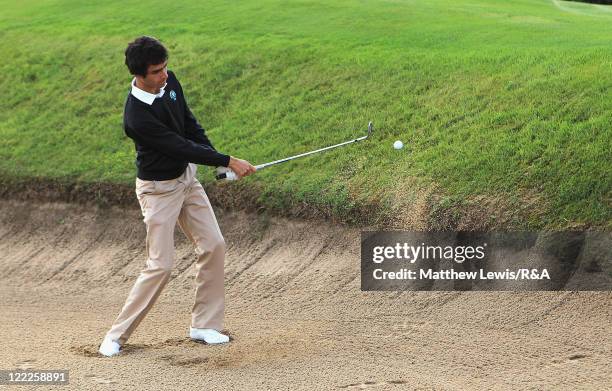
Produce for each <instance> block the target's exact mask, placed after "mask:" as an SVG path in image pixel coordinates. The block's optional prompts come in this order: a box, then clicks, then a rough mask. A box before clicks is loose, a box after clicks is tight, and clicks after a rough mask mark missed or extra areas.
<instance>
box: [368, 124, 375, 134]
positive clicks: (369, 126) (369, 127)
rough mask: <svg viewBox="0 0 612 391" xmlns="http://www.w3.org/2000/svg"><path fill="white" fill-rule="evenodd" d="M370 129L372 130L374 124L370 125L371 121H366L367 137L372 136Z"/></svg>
mask: <svg viewBox="0 0 612 391" xmlns="http://www.w3.org/2000/svg"><path fill="white" fill-rule="evenodd" d="M372 130H374V125H372V121H370V122H368V138H370V136H372Z"/></svg>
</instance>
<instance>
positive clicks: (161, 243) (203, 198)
mask: <svg viewBox="0 0 612 391" xmlns="http://www.w3.org/2000/svg"><path fill="white" fill-rule="evenodd" d="M125 64H126V65H127V67H128V69H129V71H130V73H131V74H132V75H134V79H133V80H132V86H131V91H130V93H129V94H128V97H127V101H126V102H125V111H124V114H123V123H124V129H125V133H126V135H127V136H128V137H130V138H131V139H132V140H134V144H135V147H136V167H137V178H136V196H137V198H138V202H139V203H140V208H141V210H142V215H143V216H144V223H145V225H146V229H147V239H146V253H147V261H146V267H145V268H144V270H142V271H141V272H140V275H139V276H138V279H137V280H136V283H135V284H134V287H133V288H132V290H131V291H130V293H129V295H128V298H127V300H126V302H125V304H124V306H123V308H122V309H121V312H120V313H119V315H118V316H117V319H116V320H115V323H114V324H113V325H112V327H111V328H110V330H109V331H108V333H107V334H106V336H105V337H104V340H103V341H102V344H101V345H100V349H99V352H100V353H101V354H103V355H105V356H114V355H116V354H119V352H120V350H121V346H122V345H123V344H125V342H126V341H127V340H128V338H129V337H130V335H131V334H132V333H133V332H134V330H135V329H136V327H138V324H139V323H140V322H141V321H142V320H143V318H144V317H145V316H146V314H147V313H148V312H149V310H150V309H151V307H152V306H153V304H154V303H155V300H156V299H157V297H158V296H159V294H160V293H161V291H162V290H163V288H164V286H165V285H166V284H167V283H168V280H169V279H170V274H171V272H172V266H173V263H174V227H175V225H176V223H177V221H178V224H179V226H180V227H181V229H182V231H183V232H184V233H185V235H186V236H187V237H188V238H189V239H190V240H191V242H193V244H194V245H195V249H196V253H197V255H198V258H197V261H196V267H195V269H196V278H195V303H194V305H193V308H192V310H191V328H190V332H189V336H190V337H191V338H192V339H197V340H202V341H205V342H206V343H209V344H217V343H225V342H228V341H229V337H228V336H227V335H224V334H222V333H220V330H222V328H223V316H224V309H225V302H224V299H225V297H224V285H223V283H224V281H223V280H224V275H223V264H224V259H225V242H224V239H223V236H222V235H221V231H220V230H219V225H218V224H217V219H216V218H215V214H214V212H213V210H212V207H211V205H210V201H209V200H208V197H207V195H206V193H205V192H204V189H203V188H202V185H201V184H200V182H199V181H198V180H197V178H196V168H197V166H196V164H203V165H208V166H223V167H229V168H230V169H231V170H232V171H234V172H235V173H236V175H238V177H243V176H246V175H250V174H252V173H254V172H255V167H253V166H252V165H251V164H250V163H249V162H247V161H245V160H241V159H237V158H234V157H232V156H228V155H224V154H222V153H220V152H218V151H217V150H216V149H215V148H214V147H213V145H212V144H211V142H210V140H209V139H208V137H207V136H206V134H205V132H204V129H202V127H201V126H200V124H199V123H198V121H197V120H196V119H195V117H194V116H193V113H192V112H191V110H189V107H188V105H187V102H186V101H185V96H184V94H183V88H182V87H181V84H180V83H179V81H178V79H177V78H176V76H175V75H174V74H173V73H172V72H170V71H168V69H167V66H168V52H167V50H166V48H165V47H164V46H163V45H162V44H161V42H159V41H158V40H156V39H155V38H151V37H146V36H143V37H140V38H137V39H136V40H134V41H133V42H131V43H130V44H129V45H128V47H127V49H126V50H125Z"/></svg>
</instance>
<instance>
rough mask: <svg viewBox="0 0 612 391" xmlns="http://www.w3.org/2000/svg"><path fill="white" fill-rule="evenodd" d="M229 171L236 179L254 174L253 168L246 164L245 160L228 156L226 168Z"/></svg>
mask: <svg viewBox="0 0 612 391" xmlns="http://www.w3.org/2000/svg"><path fill="white" fill-rule="evenodd" d="M227 168H229V169H230V170H232V171H234V173H236V175H238V178H239V179H240V178H242V177H243V176H248V175H251V174H253V173H255V171H256V169H255V167H254V166H253V165H252V164H251V163H249V162H247V161H246V160H242V159H237V158H235V157H233V156H230V161H229V165H228V166H227Z"/></svg>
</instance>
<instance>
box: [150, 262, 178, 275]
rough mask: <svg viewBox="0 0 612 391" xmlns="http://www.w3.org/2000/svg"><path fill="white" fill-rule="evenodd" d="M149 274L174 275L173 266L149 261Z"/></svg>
mask: <svg viewBox="0 0 612 391" xmlns="http://www.w3.org/2000/svg"><path fill="white" fill-rule="evenodd" d="M146 270H147V272H149V273H155V274H160V275H163V276H166V275H167V276H169V275H170V274H172V264H171V263H167V262H159V261H156V260H153V259H149V260H147V269H146Z"/></svg>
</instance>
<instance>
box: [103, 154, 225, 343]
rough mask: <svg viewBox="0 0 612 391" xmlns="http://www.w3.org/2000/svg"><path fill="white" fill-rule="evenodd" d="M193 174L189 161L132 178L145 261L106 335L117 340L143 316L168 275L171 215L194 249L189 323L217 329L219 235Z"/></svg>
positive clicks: (221, 289) (221, 301)
mask: <svg viewBox="0 0 612 391" xmlns="http://www.w3.org/2000/svg"><path fill="white" fill-rule="evenodd" d="M195 174H196V165H195V164H189V165H188V167H187V169H186V170H185V172H184V173H183V175H181V176H180V177H178V178H176V179H171V180H167V181H144V180H141V179H138V178H136V196H137V197H138V201H139V203H140V207H141V210H142V215H143V216H144V223H145V225H146V228H147V239H146V252H147V261H146V268H145V269H144V270H142V271H141V272H140V275H139V276H138V279H137V280H136V283H135V284H134V287H133V288H132V290H131V291H130V293H129V295H128V298H127V300H126V302H125V305H124V306H123V308H122V309H121V312H120V313H119V316H118V317H117V319H116V320H115V323H114V324H113V326H112V327H111V329H110V331H109V332H108V333H107V335H106V337H107V338H110V339H111V340H113V341H117V342H118V343H119V344H121V345H123V344H124V343H125V342H126V341H127V340H128V338H129V337H130V335H131V334H132V332H134V330H135V329H136V327H137V326H138V324H139V323H140V322H141V321H142V319H144V317H145V316H146V314H147V313H148V312H149V310H150V309H151V307H152V306H153V304H154V303H155V300H156V299H157V297H158V296H159V294H160V293H161V291H162V290H163V288H164V287H165V286H166V284H167V283H168V281H169V280H170V274H171V272H172V266H173V264H174V228H175V225H176V222H177V221H178V223H179V226H180V227H181V230H182V231H183V232H184V233H185V235H186V236H187V237H188V238H189V239H190V240H191V242H192V243H193V244H194V245H195V249H196V253H197V255H198V258H197V261H196V278H195V303H194V305H193V308H192V311H191V327H194V328H210V329H215V330H219V331H221V329H222V328H223V316H224V310H225V296H224V285H223V282H224V281H223V280H224V274H223V264H224V259H225V241H224V240H223V236H222V235H221V230H220V229H219V225H218V224H217V219H216V218H215V214H214V212H213V210H212V207H211V205H210V201H209V200H208V196H207V195H206V193H205V192H204V189H203V188H202V185H201V184H200V182H199V181H198V180H197V179H196V177H195Z"/></svg>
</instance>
